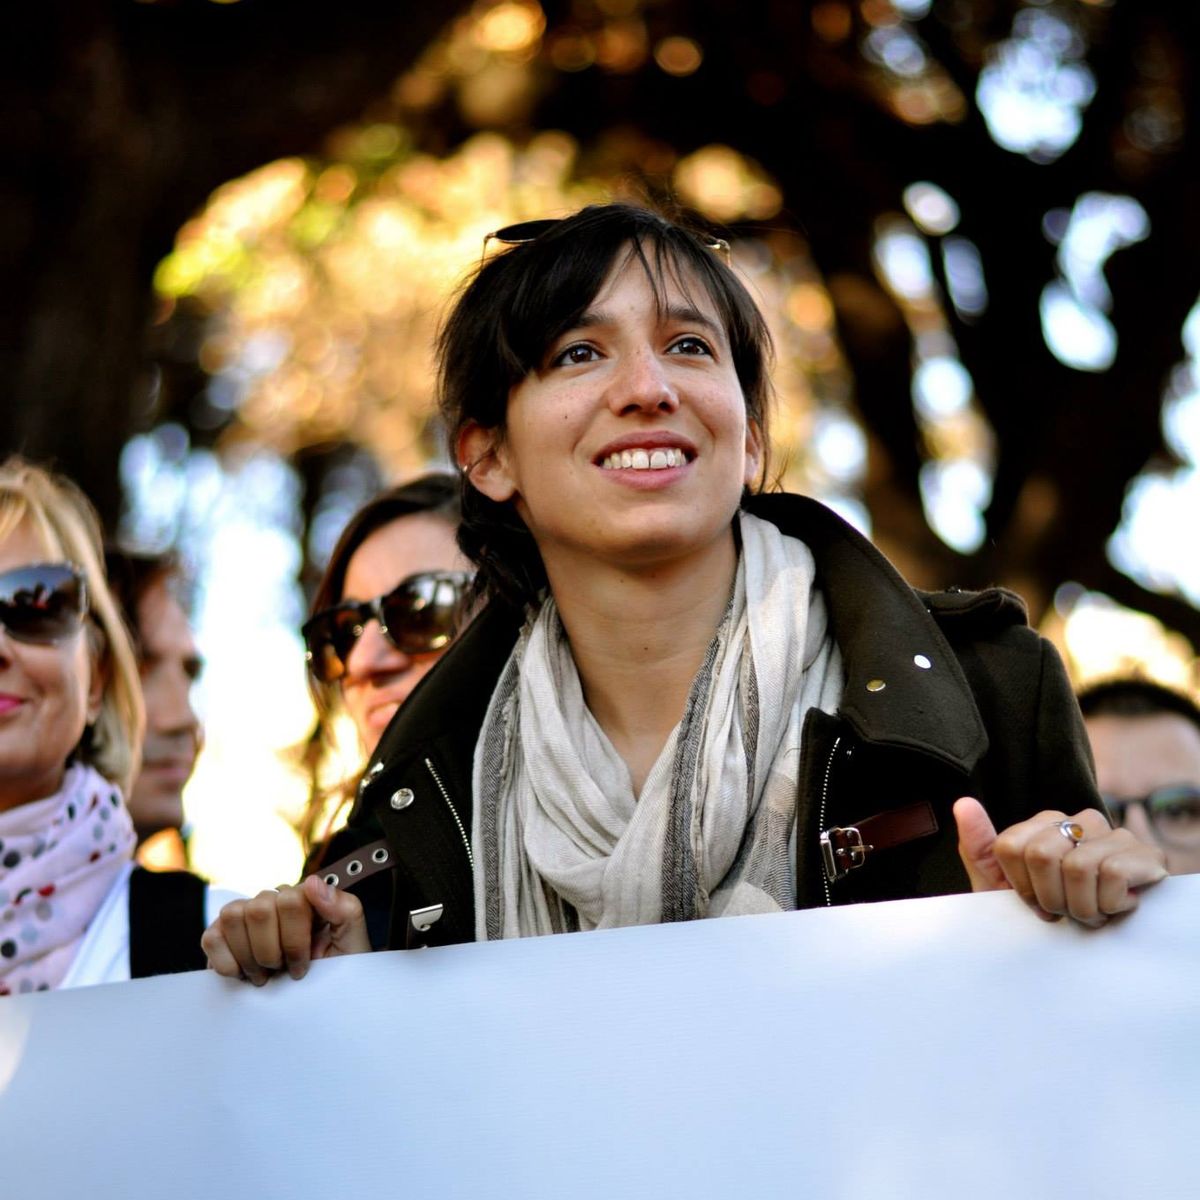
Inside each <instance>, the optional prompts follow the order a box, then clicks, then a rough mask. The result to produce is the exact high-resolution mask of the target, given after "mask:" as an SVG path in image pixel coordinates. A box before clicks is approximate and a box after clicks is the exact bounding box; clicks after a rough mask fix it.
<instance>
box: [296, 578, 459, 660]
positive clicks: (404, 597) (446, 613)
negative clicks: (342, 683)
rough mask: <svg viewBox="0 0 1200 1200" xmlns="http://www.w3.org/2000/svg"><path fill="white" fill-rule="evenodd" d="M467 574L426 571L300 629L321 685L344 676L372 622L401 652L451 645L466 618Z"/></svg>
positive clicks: (317, 617) (329, 610)
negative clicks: (380, 594) (369, 623)
mask: <svg viewBox="0 0 1200 1200" xmlns="http://www.w3.org/2000/svg"><path fill="white" fill-rule="evenodd" d="M471 578H472V576H471V574H470V572H469V571H423V572H421V573H420V574H418V575H410V576H409V577H408V578H407V579H403V580H401V581H400V583H399V584H397V585H396V587H394V588H392V590H391V591H390V592H386V593H385V594H384V595H382V596H376V597H375V599H374V600H364V601H362V602H357V601H347V602H346V603H344V604H337V605H335V606H334V607H333V608H326V609H322V611H321V612H319V613H315V614H314V615H313V616H312V617H310V618H309V619H308V620H307V621H306V622H305V623H304V626H303V628H302V629H301V631H300V632H301V634H302V635H303V637H304V643H305V646H306V648H307V652H306V654H305V661H306V662H307V663H308V669H309V670H310V671H311V672H312V674H313V677H314V678H315V679H317V680H318V681H319V682H320V683H333V682H334V681H335V680H338V679H340V678H341V677H342V676H343V675H345V673H346V663H347V660H348V659H349V657H350V652H351V651H352V650H353V649H354V644H355V642H357V641H358V639H359V638H360V637H362V634H363V630H364V629H365V628H366V627H367V622H368V621H370V620H372V619H374V620H376V621H378V622H379V628H380V629H381V630H382V632H383V635H384V636H385V637H386V638H387V640H388V641H389V642H391V644H392V645H393V646H395V647H396V649H397V650H399V651H401V653H403V654H430V653H432V652H433V651H435V650H441V649H443V648H444V647H445V646H447V645H448V644H449V642H450V639H451V638H452V637H453V636H454V634H455V631H456V628H457V626H458V624H459V621H460V620H461V618H462V616H463V611H464V608H465V601H466V596H467V588H468V587H469V586H470V583H471Z"/></svg>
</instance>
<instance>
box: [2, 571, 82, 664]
mask: <svg viewBox="0 0 1200 1200" xmlns="http://www.w3.org/2000/svg"><path fill="white" fill-rule="evenodd" d="M87 611H88V600H87V585H86V584H85V583H84V579H83V572H82V571H81V570H80V569H79V568H78V567H76V566H74V565H73V564H72V563H30V564H29V565H28V566H24V567H16V568H14V569H13V570H11V571H5V572H4V573H3V574H0V626H3V627H4V629H5V631H6V632H7V633H8V636H9V637H11V638H12V639H13V640H14V641H18V642H30V643H32V644H33V645H37V646H42V645H49V644H50V643H52V642H60V641H64V640H65V639H66V638H69V637H72V636H73V635H74V634H76V633H78V632H79V630H80V629H81V628H82V627H83V618H84V617H85V616H87Z"/></svg>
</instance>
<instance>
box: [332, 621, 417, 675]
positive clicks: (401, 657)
mask: <svg viewBox="0 0 1200 1200" xmlns="http://www.w3.org/2000/svg"><path fill="white" fill-rule="evenodd" d="M411 665H412V659H411V658H409V656H408V655H407V654H405V653H404V651H403V650H397V649H396V647H395V646H393V645H392V643H391V642H390V641H388V638H387V635H386V634H385V633H384V632H383V627H382V626H381V625H380V624H379V622H378V621H377V620H376V619H375V618H374V617H371V618H369V619H368V620H367V622H366V624H365V625H364V626H363V631H362V633H361V634H360V635H359V639H358V641H356V642H355V643H354V645H353V646H352V647H351V649H350V653H349V654H348V655H347V656H346V673H347V674H348V675H349V676H350V677H351V678H353V677H355V676H363V675H370V674H372V673H373V672H375V671H385V670H386V671H404V670H407V669H408V667H410V666H411Z"/></svg>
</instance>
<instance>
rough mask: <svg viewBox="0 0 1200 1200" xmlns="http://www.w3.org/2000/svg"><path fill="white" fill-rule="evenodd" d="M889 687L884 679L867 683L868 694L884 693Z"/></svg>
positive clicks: (871, 680) (870, 680)
mask: <svg viewBox="0 0 1200 1200" xmlns="http://www.w3.org/2000/svg"><path fill="white" fill-rule="evenodd" d="M885 687H887V684H886V683H884V682H883V680H882V679H869V680H868V681H867V691H868V692H882V691H883V689H884V688H885Z"/></svg>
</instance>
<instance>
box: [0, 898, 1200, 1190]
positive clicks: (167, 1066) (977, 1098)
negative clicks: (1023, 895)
mask: <svg viewBox="0 0 1200 1200" xmlns="http://www.w3.org/2000/svg"><path fill="white" fill-rule="evenodd" d="M1198 917H1200V876H1195V877H1187V878H1178V879H1170V880H1167V881H1166V882H1165V883H1163V884H1162V885H1160V886H1159V887H1157V888H1155V889H1152V890H1151V891H1150V892H1148V893H1147V894H1146V896H1145V897H1144V901H1143V905H1142V908H1141V910H1140V911H1139V912H1137V913H1136V914H1134V915H1133V916H1132V917H1131V918H1128V919H1125V920H1121V921H1118V922H1114V923H1113V924H1110V925H1109V926H1108V927H1106V928H1104V929H1101V930H1098V931H1088V930H1084V929H1080V928H1078V927H1074V926H1071V925H1068V924H1066V923H1060V924H1056V925H1047V924H1044V923H1042V922H1040V921H1038V920H1037V919H1036V918H1034V917H1033V916H1032V915H1031V914H1030V913H1028V912H1027V911H1026V910H1025V909H1024V908H1023V907H1022V906H1021V904H1020V902H1019V901H1018V900H1016V898H1015V897H1014V896H1013V895H1012V894H1011V893H994V894H990V895H979V896H953V897H944V898H940V899H934V900H917V901H905V902H901V903H894V904H878V905H859V906H855V907H850V908H839V909H832V910H820V911H809V912H802V913H789V914H782V915H775V916H754V917H738V918H730V919H726V920H719V921H701V922H695V923H692V924H687V925H672V926H654V927H644V928H637V929H623V930H613V931H607V932H599V933H584V934H574V935H569V936H559V937H553V938H540V939H530V940H526V941H519V942H503V943H493V944H490V945H481V946H476V945H471V946H453V947H447V948H444V949H435V950H423V951H418V952H415V953H402V952H401V953H391V954H374V955H365V956H361V957H358V958H350V959H335V960H332V961H329V962H324V963H317V964H316V965H315V966H314V968H313V970H312V972H311V973H310V975H309V976H308V978H306V979H305V980H303V981H301V982H299V983H296V982H293V981H291V980H290V979H277V980H274V981H272V983H270V984H269V985H268V986H267V987H265V988H262V989H255V988H252V987H249V986H247V985H245V984H234V983H230V982H227V981H224V980H220V979H218V978H217V977H216V976H214V975H212V974H209V973H204V972H198V973H196V974H192V975H183V976H173V977H164V978H158V979H149V980H143V981H138V982H134V983H125V984H115V985H111V986H107V987H96V988H87V989H80V990H77V991H68V992H56V993H49V994H43V995H37V996H26V997H12V998H8V999H4V1000H0V1194H2V1195H3V1196H5V1197H14V1198H15V1197H53V1198H58V1197H63V1198H66V1197H87V1198H101V1197H122V1198H125V1197H131V1196H159V1195H162V1196H170V1197H172V1198H173V1200H192V1198H195V1200H213V1198H217V1197H220V1198H224V1197H240V1196H245V1197H254V1198H255V1200H268V1198H274V1197H279V1198H281V1200H282V1198H284V1197H286V1198H288V1200H291V1198H293V1197H307V1196H313V1197H340V1196H345V1197H371V1198H376V1197H378V1198H380V1200H382V1198H385V1197H387V1198H391V1197H397V1198H407V1197H430V1198H436V1200H450V1198H454V1197H462V1198H464V1200H466V1198H468V1197H470V1198H471V1200H477V1198H483V1197H513V1198H514V1200H515V1198H518V1197H520V1198H521V1200H528V1198H537V1197H545V1198H547V1200H550V1198H554V1200H576V1198H584V1200H590V1198H592V1197H596V1198H597V1200H598V1198H600V1197H604V1198H605V1200H615V1198H623V1197H655V1198H656V1200H671V1198H674V1197H682V1198H691V1197H738V1198H740V1197H766V1198H773V1197H781V1198H782V1197H788V1198H789V1200H792V1198H798V1197H820V1198H821V1200H837V1198H839V1197H845V1198H847V1200H851V1198H852V1200H858V1198H860V1197H862V1198H870V1200H876V1198H879V1200H892V1198H896V1197H920V1198H921V1200H937V1198H939V1197H954V1198H955V1200H958V1198H960V1197H981V1198H985V1200H986V1198H991V1197H995V1198H996V1200H1001V1198H1002V1200H1027V1198H1030V1197H1042V1196H1044V1197H1056V1198H1057V1197H1087V1198H1089V1200H1090V1198H1093V1197H1114V1198H1116V1197H1121V1198H1122V1200H1127V1198H1139V1200H1140V1198H1141V1197H1148V1196H1154V1197H1175V1196H1179V1197H1183V1196H1187V1197H1194V1196H1197V1195H1200V1152H1198V1151H1197V1148H1196V1147H1197V1140H1198V1139H1200V938H1198V937H1197V927H1198V924H1200V922H1198Z"/></svg>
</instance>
